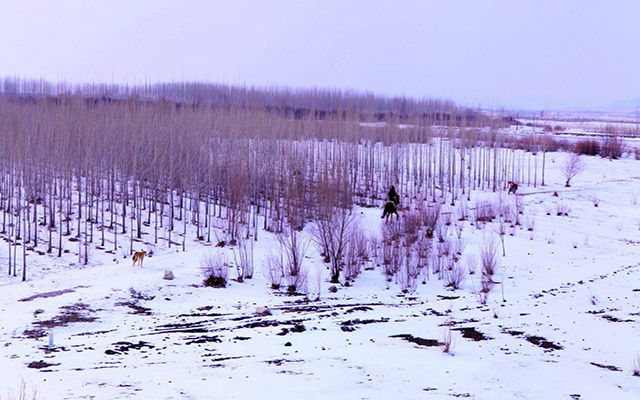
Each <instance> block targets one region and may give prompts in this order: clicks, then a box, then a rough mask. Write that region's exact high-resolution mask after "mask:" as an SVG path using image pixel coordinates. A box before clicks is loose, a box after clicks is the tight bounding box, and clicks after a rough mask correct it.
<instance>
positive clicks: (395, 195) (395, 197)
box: [388, 186, 400, 206]
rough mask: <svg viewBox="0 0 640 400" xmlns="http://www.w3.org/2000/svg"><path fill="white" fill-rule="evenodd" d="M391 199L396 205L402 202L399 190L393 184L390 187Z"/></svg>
mask: <svg viewBox="0 0 640 400" xmlns="http://www.w3.org/2000/svg"><path fill="white" fill-rule="evenodd" d="M388 196H389V199H388V200H389V201H391V202H393V203H394V204H395V205H396V206H397V205H398V204H400V196H399V195H398V192H396V188H395V186H391V189H389V194H388Z"/></svg>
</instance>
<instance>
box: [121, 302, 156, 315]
mask: <svg viewBox="0 0 640 400" xmlns="http://www.w3.org/2000/svg"><path fill="white" fill-rule="evenodd" d="M115 305H116V306H122V307H129V308H130V309H131V310H133V311H131V312H129V314H133V315H151V309H150V308H148V307H143V306H141V305H140V304H138V303H137V302H132V301H122V302H119V303H116V304H115Z"/></svg>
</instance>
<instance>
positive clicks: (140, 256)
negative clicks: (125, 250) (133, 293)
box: [131, 250, 147, 268]
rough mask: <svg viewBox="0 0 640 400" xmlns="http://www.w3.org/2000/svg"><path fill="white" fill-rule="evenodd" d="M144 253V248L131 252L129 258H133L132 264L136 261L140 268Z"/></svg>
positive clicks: (145, 252)
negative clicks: (131, 254)
mask: <svg viewBox="0 0 640 400" xmlns="http://www.w3.org/2000/svg"><path fill="white" fill-rule="evenodd" d="M146 254H147V251H146V250H142V251H136V252H135V253H133V257H131V259H132V260H133V265H134V266H135V265H136V263H138V264H139V265H140V268H142V261H143V260H144V256H145V255H146Z"/></svg>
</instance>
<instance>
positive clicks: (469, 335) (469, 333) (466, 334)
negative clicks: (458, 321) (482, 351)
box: [453, 326, 492, 342]
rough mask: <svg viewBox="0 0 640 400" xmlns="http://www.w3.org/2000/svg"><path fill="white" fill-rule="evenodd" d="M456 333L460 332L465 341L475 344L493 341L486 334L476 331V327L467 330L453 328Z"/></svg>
mask: <svg viewBox="0 0 640 400" xmlns="http://www.w3.org/2000/svg"><path fill="white" fill-rule="evenodd" d="M453 330H454V331H459V332H460V333H461V334H462V337H463V338H465V339H471V340H473V341H474V342H479V341H481V340H491V339H492V338H491V337H489V336H486V335H485V334H484V333H482V332H480V331H478V330H476V328H474V327H472V326H471V327H466V328H453Z"/></svg>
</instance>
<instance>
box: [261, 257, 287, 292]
mask: <svg viewBox="0 0 640 400" xmlns="http://www.w3.org/2000/svg"><path fill="white" fill-rule="evenodd" d="M283 264H284V261H283V257H282V254H280V255H277V256H276V255H271V256H269V257H268V258H267V265H266V269H265V270H264V272H263V273H264V277H265V279H266V280H267V282H268V283H269V286H270V287H271V289H274V290H278V289H280V286H281V285H282V281H283V280H284V268H283Z"/></svg>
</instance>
